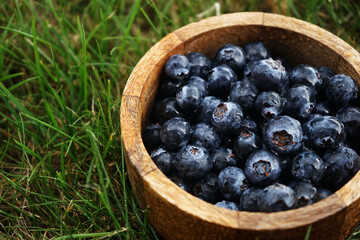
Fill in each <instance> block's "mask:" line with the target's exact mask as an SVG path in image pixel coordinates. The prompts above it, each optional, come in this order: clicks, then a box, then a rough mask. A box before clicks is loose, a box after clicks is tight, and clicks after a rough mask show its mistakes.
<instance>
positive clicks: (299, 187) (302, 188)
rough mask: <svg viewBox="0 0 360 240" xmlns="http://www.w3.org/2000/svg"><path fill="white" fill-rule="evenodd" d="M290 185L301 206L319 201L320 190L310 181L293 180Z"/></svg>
mask: <svg viewBox="0 0 360 240" xmlns="http://www.w3.org/2000/svg"><path fill="white" fill-rule="evenodd" d="M289 187H291V188H292V189H293V190H294V192H295V194H296V198H297V200H298V201H297V202H298V206H299V207H304V206H307V205H310V204H313V203H315V202H317V201H319V193H318V190H317V189H316V187H314V185H312V184H311V183H309V182H292V183H290V184H289Z"/></svg>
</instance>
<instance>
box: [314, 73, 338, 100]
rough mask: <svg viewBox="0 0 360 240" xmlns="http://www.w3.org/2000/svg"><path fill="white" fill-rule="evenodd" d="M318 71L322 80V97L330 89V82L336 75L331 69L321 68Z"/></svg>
mask: <svg viewBox="0 0 360 240" xmlns="http://www.w3.org/2000/svg"><path fill="white" fill-rule="evenodd" d="M317 71H318V73H319V74H320V77H321V79H322V85H321V95H324V94H325V90H326V88H327V87H328V84H329V80H330V78H332V77H333V76H334V75H335V73H334V72H333V71H332V70H331V69H330V68H327V67H319V68H318V69H317Z"/></svg>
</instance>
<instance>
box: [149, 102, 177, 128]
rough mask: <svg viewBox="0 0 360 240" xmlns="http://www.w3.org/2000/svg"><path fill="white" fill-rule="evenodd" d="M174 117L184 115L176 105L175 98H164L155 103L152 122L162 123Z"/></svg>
mask: <svg viewBox="0 0 360 240" xmlns="http://www.w3.org/2000/svg"><path fill="white" fill-rule="evenodd" d="M174 117H184V115H183V113H182V112H181V110H180V107H179V106H178V105H177V102H176V98H165V99H163V100H162V101H160V102H158V103H157V104H156V105H155V111H154V113H153V118H154V122H158V123H160V124H163V123H165V122H166V121H168V120H170V119H171V118H174Z"/></svg>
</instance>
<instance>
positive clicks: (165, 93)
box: [143, 42, 360, 212]
mask: <svg viewBox="0 0 360 240" xmlns="http://www.w3.org/2000/svg"><path fill="white" fill-rule="evenodd" d="M164 72H165V73H164V78H163V79H162V80H161V83H160V86H159V91H158V96H157V101H156V103H155V106H154V109H153V111H152V114H151V124H149V125H148V126H147V127H146V129H144V131H143V141H144V144H145V146H146V148H147V150H148V151H149V153H151V154H150V155H151V158H152V159H153V161H154V162H155V163H156V165H157V166H158V167H159V169H160V170H161V171H163V173H164V174H166V175H167V176H168V177H169V178H170V179H171V180H172V181H173V182H175V183H176V184H177V185H178V186H179V187H181V188H182V189H184V190H186V191H188V192H189V193H191V194H193V195H195V196H196V197H198V198H201V199H203V200H205V201H208V202H210V203H213V204H215V205H216V206H220V207H224V208H228V209H234V210H242V211H262V212H273V211H283V210H287V209H293V208H297V207H302V206H306V205H309V204H312V203H314V202H317V201H319V200H321V199H323V198H326V197H328V196H329V195H331V193H332V192H334V191H336V190H337V189H339V188H340V187H341V186H343V185H344V184H345V183H346V182H348V181H349V180H350V179H351V178H352V177H353V176H354V175H355V173H356V172H357V171H358V170H359V169H360V157H359V155H358V154H357V153H356V151H355V150H354V149H359V148H358V147H357V146H356V144H359V141H358V138H359V134H358V133H359V132H360V131H359V130H360V109H359V108H358V107H355V106H354V105H355V103H356V101H357V97H358V87H357V85H356V83H355V82H354V80H353V79H352V78H351V77H350V76H347V75H344V74H335V73H334V72H333V71H332V70H330V69H329V68H327V67H320V68H314V67H312V66H309V65H306V64H301V65H297V66H295V67H293V68H292V67H290V65H289V64H288V62H287V61H286V60H284V59H282V58H277V57H274V56H271V55H270V51H269V49H268V48H267V47H266V46H265V45H264V44H263V43H262V42H255V43H249V44H246V45H245V46H244V47H243V48H242V47H240V46H237V45H234V44H227V45H225V46H223V47H221V48H220V49H219V50H218V52H217V54H216V57H215V58H214V59H210V58H208V57H207V56H205V55H204V54H202V53H200V52H194V53H190V54H188V55H187V56H185V55H173V56H171V57H170V58H169V59H168V61H167V62H166V64H165V69H164Z"/></svg>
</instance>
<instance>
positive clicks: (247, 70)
mask: <svg viewBox="0 0 360 240" xmlns="http://www.w3.org/2000/svg"><path fill="white" fill-rule="evenodd" d="M256 64H258V61H254V62H248V63H247V64H246V65H245V67H244V70H243V73H242V75H243V77H244V78H245V79H246V80H248V81H252V77H251V73H252V71H253V69H254V67H255V66H256Z"/></svg>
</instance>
